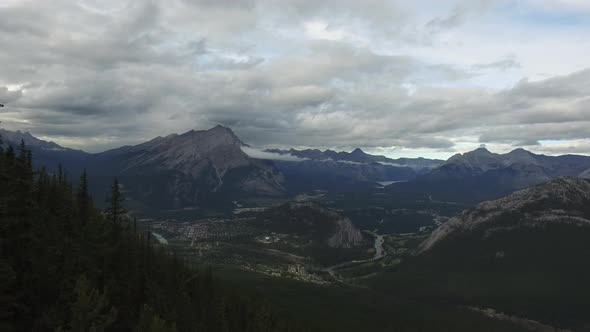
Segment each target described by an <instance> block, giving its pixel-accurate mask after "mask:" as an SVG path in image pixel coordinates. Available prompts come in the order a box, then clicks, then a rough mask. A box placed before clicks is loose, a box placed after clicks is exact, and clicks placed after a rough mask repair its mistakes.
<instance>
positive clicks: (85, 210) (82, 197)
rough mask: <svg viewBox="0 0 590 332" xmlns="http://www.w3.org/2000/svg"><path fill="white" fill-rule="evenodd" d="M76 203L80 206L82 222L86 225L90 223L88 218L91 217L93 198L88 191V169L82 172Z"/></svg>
mask: <svg viewBox="0 0 590 332" xmlns="http://www.w3.org/2000/svg"><path fill="white" fill-rule="evenodd" d="M76 203H77V205H78V206H77V207H78V216H79V217H80V222H81V223H82V225H86V224H87V223H88V219H89V218H90V205H91V198H90V194H89V193H88V175H87V173H86V169H84V171H83V172H82V175H81V176H80V184H79V185H78V191H77V192H76Z"/></svg>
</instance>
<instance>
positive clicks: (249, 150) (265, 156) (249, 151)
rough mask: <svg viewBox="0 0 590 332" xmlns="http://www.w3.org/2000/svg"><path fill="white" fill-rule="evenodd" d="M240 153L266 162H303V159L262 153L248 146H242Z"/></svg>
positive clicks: (288, 155)
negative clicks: (242, 152)
mask: <svg viewBox="0 0 590 332" xmlns="http://www.w3.org/2000/svg"><path fill="white" fill-rule="evenodd" d="M241 149H242V151H244V153H245V154H247V155H248V156H250V157H252V158H256V159H267V160H282V161H304V160H307V159H305V158H299V157H297V156H294V155H292V154H279V153H273V152H268V151H262V150H259V149H255V148H252V147H248V146H242V148H241Z"/></svg>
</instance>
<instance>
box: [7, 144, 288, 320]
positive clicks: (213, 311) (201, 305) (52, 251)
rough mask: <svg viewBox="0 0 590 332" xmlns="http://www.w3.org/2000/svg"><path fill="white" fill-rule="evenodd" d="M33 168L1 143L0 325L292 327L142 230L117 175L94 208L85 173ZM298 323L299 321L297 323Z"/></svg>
mask: <svg viewBox="0 0 590 332" xmlns="http://www.w3.org/2000/svg"><path fill="white" fill-rule="evenodd" d="M77 182H78V185H77V186H76V187H75V188H74V187H73V185H72V184H71V182H70V181H69V180H68V177H67V176H66V172H65V171H64V170H63V169H62V168H61V167H60V168H59V170H57V171H56V172H48V171H46V170H44V169H41V170H39V171H34V170H33V166H32V154H31V151H30V150H29V149H27V147H26V146H25V144H24V143H21V145H20V146H19V147H18V148H14V147H12V146H10V145H3V144H2V142H1V141H0V330H1V331H277V330H280V331H292V330H295V329H296V327H294V325H293V324H292V323H291V322H287V321H286V320H283V319H281V318H279V317H278V316H277V315H276V314H275V313H274V312H273V310H271V307H270V305H269V304H268V303H267V302H266V301H263V300H261V299H254V298H252V297H251V296H249V295H245V293H244V292H243V291H240V290H239V289H235V288H230V287H227V286H224V285H223V284H222V283H221V282H219V281H217V280H216V279H215V278H214V277H213V276H212V273H211V270H210V269H207V268H202V269H196V268H189V267H187V266H185V264H183V262H181V261H179V260H178V259H176V257H175V255H174V254H173V253H169V252H164V250H163V249H162V248H157V246H155V244H154V243H153V239H151V237H150V233H149V232H141V231H138V229H137V225H136V223H135V222H134V221H133V219H132V218H131V217H130V216H129V215H128V214H127V212H126V211H125V208H124V205H125V204H124V198H123V196H122V194H121V192H120V186H119V184H118V183H117V181H116V179H115V180H114V182H113V185H112V190H111V192H110V193H109V195H108V197H109V198H108V202H107V206H108V208H107V209H105V210H104V211H100V210H98V209H96V208H95V207H94V203H93V198H92V197H91V196H90V195H89V189H88V182H87V175H86V173H85V172H84V174H82V175H81V176H80V180H79V181H77ZM297 330H299V329H297Z"/></svg>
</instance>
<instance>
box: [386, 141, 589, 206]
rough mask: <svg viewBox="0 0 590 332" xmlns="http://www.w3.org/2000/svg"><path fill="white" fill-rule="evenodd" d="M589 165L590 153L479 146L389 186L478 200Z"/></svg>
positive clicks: (570, 173) (446, 197)
mask: <svg viewBox="0 0 590 332" xmlns="http://www.w3.org/2000/svg"><path fill="white" fill-rule="evenodd" d="M588 168H590V157H587V156H578V155H563V156H557V157H553V156H545V155H537V154H534V153H532V152H529V151H526V150H524V149H516V150H513V151H511V152H509V153H506V154H496V153H492V152H490V151H488V150H487V149H485V148H479V149H476V150H474V151H471V152H467V153H464V154H457V155H454V156H453V157H451V158H449V159H448V160H447V161H446V162H445V163H444V164H443V165H441V166H440V167H438V168H435V169H433V170H432V171H431V172H430V173H427V174H424V175H421V176H419V177H417V178H416V179H415V180H413V181H411V182H409V183H406V184H396V185H394V186H391V187H390V188H389V189H390V191H392V192H394V193H399V194H402V193H403V194H407V193H410V192H411V193H412V194H414V195H417V196H420V195H421V196H423V197H427V198H428V199H431V200H442V201H453V202H466V203H477V202H481V201H484V200H488V199H493V198H498V197H501V196H503V195H506V194H509V193H511V192H513V191H516V190H519V189H524V188H528V187H530V186H533V185H536V184H540V183H543V182H546V181H548V180H551V179H553V178H556V177H559V176H578V175H579V174H580V173H582V172H583V171H584V170H586V169H588Z"/></svg>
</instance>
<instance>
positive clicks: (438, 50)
mask: <svg viewBox="0 0 590 332" xmlns="http://www.w3.org/2000/svg"><path fill="white" fill-rule="evenodd" d="M496 3H499V2H496V1H458V2H456V1H440V2H438V1H437V2H436V4H433V3H432V2H421V1H417V2H416V3H415V4H414V2H411V3H410V2H405V1H389V2H383V1H378V0H375V1H373V0H370V1H369V2H364V1H363V2H359V1H353V0H350V1H349V0H345V1H340V0H338V1H337V0H328V1H322V2H317V1H310V0H291V1H281V2H276V1H270V0H247V1H210V0H199V1H188V0H171V1H169V2H168V1H167V2H166V3H162V2H156V1H133V2H131V1H129V2H120V1H91V0H85V1H82V2H73V1H66V0H58V1H52V2H46V1H29V2H13V3H12V2H11V3H9V4H8V5H4V4H3V5H0V17H3V18H4V17H5V18H6V19H5V20H4V19H3V20H2V21H1V22H0V39H1V40H2V41H3V52H0V72H1V73H2V75H0V99H1V100H0V102H3V103H4V104H6V106H7V107H5V108H4V109H3V110H2V115H3V117H2V119H1V120H2V124H3V125H5V126H6V127H7V128H9V129H22V130H28V131H31V132H32V133H33V134H35V135H39V136H43V137H47V138H50V139H52V140H55V141H57V142H58V143H62V144H64V145H72V146H75V147H76V148H84V149H88V150H91V151H98V150H101V149H105V148H108V147H115V146H119V145H124V144H130V143H137V142H140V141H142V140H147V139H151V138H153V137H155V136H159V135H166V134H168V133H171V132H181V131H185V130H189V129H193V128H195V129H205V128H208V127H211V126H214V125H216V124H224V125H227V126H230V127H231V128H232V129H233V130H234V131H235V132H236V133H237V134H238V135H239V136H240V138H242V139H243V140H244V141H246V142H248V143H251V144H253V145H255V146H260V147H266V146H271V145H272V146H275V147H288V146H298V147H318V148H336V149H344V148H350V147H363V148H372V149H376V150H377V149H381V148H383V149H386V150H387V151H405V152H407V151H420V152H421V153H422V152H423V151H424V152H425V153H429V152H430V153H438V152H441V151H442V152H444V153H452V152H453V150H456V149H459V148H461V147H462V146H463V145H464V143H466V141H465V137H469V140H470V141H469V142H468V143H474V144H476V143H478V142H479V141H481V142H485V143H488V144H491V145H493V144H506V145H517V144H527V145H531V144H537V143H539V144H538V145H537V146H536V147H535V148H538V149H541V148H543V147H544V144H546V141H548V140H561V141H571V142H572V143H571V144H574V145H575V144H581V143H580V142H581V141H580V140H583V139H586V138H587V137H588V134H587V131H585V130H584V129H585V128H587V124H588V122H589V121H590V115H589V113H588V111H587V110H588V107H589V106H590V94H589V93H588V91H590V71H589V70H587V69H584V68H588V67H590V63H588V61H587V60H586V58H584V57H581V56H579V54H585V52H584V50H586V48H587V46H584V45H586V44H587V43H586V44H585V43H583V42H580V41H579V40H577V39H575V38H578V39H580V40H584V39H583V38H585V36H584V35H583V34H581V35H580V34H579V33H578V34H576V32H575V31H574V32H572V31H566V30H564V31H561V30H559V29H557V28H554V27H553V28H552V29H550V30H536V29H538V27H531V26H527V27H526V29H525V28H523V27H522V26H524V25H525V23H526V22H525V23H523V22H517V23H518V24H516V23H513V22H506V20H507V18H505V17H504V16H503V15H499V16H494V15H498V13H497V12H496V10H497V6H496ZM503 3H504V2H503ZM425 4H428V6H426V5H425ZM571 5H572V6H574V5H576V4H573V2H572V4H571ZM528 6H529V7H530V6H532V5H531V4H528ZM526 8H528V7H526ZM526 8H525V10H526ZM466 26H468V27H466ZM490 30H491V31H493V32H494V33H490ZM510 31H516V32H518V33H516V32H515V33H514V34H511V33H510ZM547 31H549V32H547ZM433 32H435V33H433ZM521 35H522V37H520V36H521ZM535 37H536V38H535ZM588 51H590V50H588ZM506 54H510V55H509V56H506ZM539 68H541V69H542V70H543V72H544V73H545V72H546V73H548V74H543V75H545V76H543V75H541V74H539V72H540V69H539ZM542 76H543V77H544V78H543V79H540V77H542ZM523 77H529V78H528V79H526V78H523ZM408 87H411V89H409V88H408ZM576 142H577V143H576ZM562 147H565V145H563V146H562ZM567 151H569V150H567ZM267 157H269V158H270V156H267ZM273 158H274V157H273Z"/></svg>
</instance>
